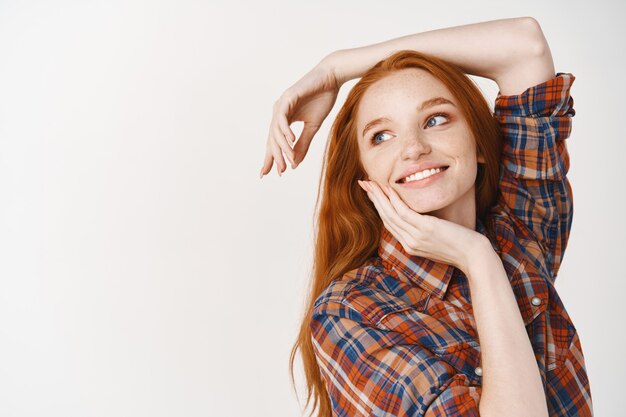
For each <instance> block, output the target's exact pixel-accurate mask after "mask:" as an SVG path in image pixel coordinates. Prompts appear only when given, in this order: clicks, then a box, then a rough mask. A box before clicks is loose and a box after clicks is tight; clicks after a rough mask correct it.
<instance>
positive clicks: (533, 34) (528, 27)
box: [515, 16, 550, 57]
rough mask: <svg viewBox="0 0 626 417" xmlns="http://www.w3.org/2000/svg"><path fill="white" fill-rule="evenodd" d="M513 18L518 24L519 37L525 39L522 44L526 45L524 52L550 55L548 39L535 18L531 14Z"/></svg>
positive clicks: (542, 55) (534, 54)
mask: <svg viewBox="0 0 626 417" xmlns="http://www.w3.org/2000/svg"><path fill="white" fill-rule="evenodd" d="M515 20H516V23H517V25H518V30H519V35H520V37H521V38H522V39H526V40H525V41H524V44H525V45H526V46H527V48H526V49H525V52H527V53H528V54H530V55H531V56H534V57H544V56H547V55H550V47H549V46H548V41H547V39H546V37H545V36H544V34H543V30H541V25H540V24H539V22H538V21H537V19H535V18H534V17H531V16H524V17H519V18H517V19H515Z"/></svg>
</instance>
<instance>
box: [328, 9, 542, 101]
mask: <svg viewBox="0 0 626 417" xmlns="http://www.w3.org/2000/svg"><path fill="white" fill-rule="evenodd" d="M403 49H412V50H416V51H420V52H423V53H427V54H430V55H434V56H437V57H438V58H442V59H444V60H446V61H448V62H451V63H453V64H455V65H457V66H458V67H460V68H461V69H462V70H463V71H464V72H465V73H467V74H471V75H477V76H479V77H484V78H489V79H492V80H494V81H495V82H496V83H497V84H498V86H499V88H500V93H501V94H502V95H513V94H519V93H521V92H523V91H524V90H525V89H526V88H528V87H529V86H532V85H535V84H538V83H541V82H543V81H546V80H548V79H550V78H552V77H554V64H553V62H552V55H551V53H550V48H549V47H548V43H547V42H546V39H545V37H544V36H543V32H542V30H541V27H540V26H539V23H538V22H537V21H536V20H535V19H534V18H532V17H516V18H510V19H499V20H491V21H487V22H479V23H472V24H467V25H461V26H452V27H448V28H443V29H436V30H431V31H427V32H421V33H416V34H413V35H406V36H402V37H399V38H395V39H391V40H387V41H384V42H380V43H376V44H373V45H367V46H363V47H358V48H351V49H341V50H338V51H335V52H333V53H331V54H330V55H328V56H327V57H326V58H325V59H324V60H325V62H326V63H327V64H328V65H330V66H331V68H332V70H333V71H334V73H335V75H336V77H337V79H338V81H339V83H340V84H343V83H344V82H346V81H348V80H351V79H353V78H358V77H360V76H361V75H362V74H363V73H365V71H367V70H368V69H369V68H371V67H372V66H374V65H375V64H376V63H377V62H378V61H380V60H381V59H384V58H385V57H387V56H389V55H391V54H392V53H394V52H395V51H399V50H403Z"/></svg>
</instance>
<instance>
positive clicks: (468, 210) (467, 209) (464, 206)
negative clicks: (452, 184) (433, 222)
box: [425, 186, 476, 230]
mask: <svg viewBox="0 0 626 417" xmlns="http://www.w3.org/2000/svg"><path fill="white" fill-rule="evenodd" d="M475 192H476V191H475V187H474V186H472V187H471V188H470V189H469V190H467V192H466V193H465V194H464V195H462V196H461V197H460V198H458V199H457V200H456V201H455V202H454V203H452V204H450V205H448V206H446V207H443V208H440V209H439V210H434V211H431V212H429V213H425V214H428V215H431V216H435V217H438V218H440V219H443V220H448V221H451V222H454V223H456V224H460V225H461V226H465V227H467V228H469V229H471V230H476V195H475Z"/></svg>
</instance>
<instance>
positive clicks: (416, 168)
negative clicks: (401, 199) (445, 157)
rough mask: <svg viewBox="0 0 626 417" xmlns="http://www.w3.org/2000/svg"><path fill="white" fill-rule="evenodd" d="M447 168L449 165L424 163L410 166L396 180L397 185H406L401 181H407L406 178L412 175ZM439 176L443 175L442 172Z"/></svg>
mask: <svg viewBox="0 0 626 417" xmlns="http://www.w3.org/2000/svg"><path fill="white" fill-rule="evenodd" d="M447 166H448V165H445V164H440V163H438V162H422V163H421V164H415V165H410V166H409V167H407V169H405V170H404V172H402V174H400V176H399V177H398V178H397V179H396V183H397V184H404V183H401V182H400V181H401V180H403V179H405V178H406V177H408V176H409V175H411V174H415V173H416V172H420V171H423V170H425V169H432V168H443V167H447ZM442 172H445V170H444V171H442ZM439 174H441V172H440V173H439ZM435 175H438V174H435Z"/></svg>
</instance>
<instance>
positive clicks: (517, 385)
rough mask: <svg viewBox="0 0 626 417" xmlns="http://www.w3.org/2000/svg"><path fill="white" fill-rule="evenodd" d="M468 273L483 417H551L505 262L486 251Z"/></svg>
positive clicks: (489, 250) (476, 259)
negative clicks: (476, 331) (478, 343)
mask: <svg viewBox="0 0 626 417" xmlns="http://www.w3.org/2000/svg"><path fill="white" fill-rule="evenodd" d="M474 259H475V260H474V261H473V263H472V264H471V265H470V266H469V268H468V274H467V277H468V282H469V286H470V294H471V299H472V309H473V311H474V319H475V321H476V327H477V330H478V338H479V341H480V349H481V367H482V370H483V375H482V379H483V383H482V387H483V388H482V395H481V400H480V405H479V408H480V410H479V411H480V415H481V416H482V417H502V416H507V417H515V416H520V417H522V416H523V417H528V416H533V417H540V416H541V417H547V416H548V408H547V402H546V395H545V392H544V390H543V385H542V382H541V375H540V373H539V368H538V365H537V360H536V359H535V355H534V353H533V349H532V345H531V343H530V339H529V338H528V334H527V333H526V328H525V326H524V321H523V319H522V316H521V313H520V311H519V307H518V305H517V301H516V299H515V295H514V293H513V289H512V288H511V284H510V282H509V279H508V278H507V275H506V271H505V270H504V267H503V265H502V261H501V260H500V258H499V257H498V255H497V254H496V253H495V252H494V251H493V249H491V248H490V247H489V248H485V250H484V251H483V252H482V254H481V256H476V257H474Z"/></svg>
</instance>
